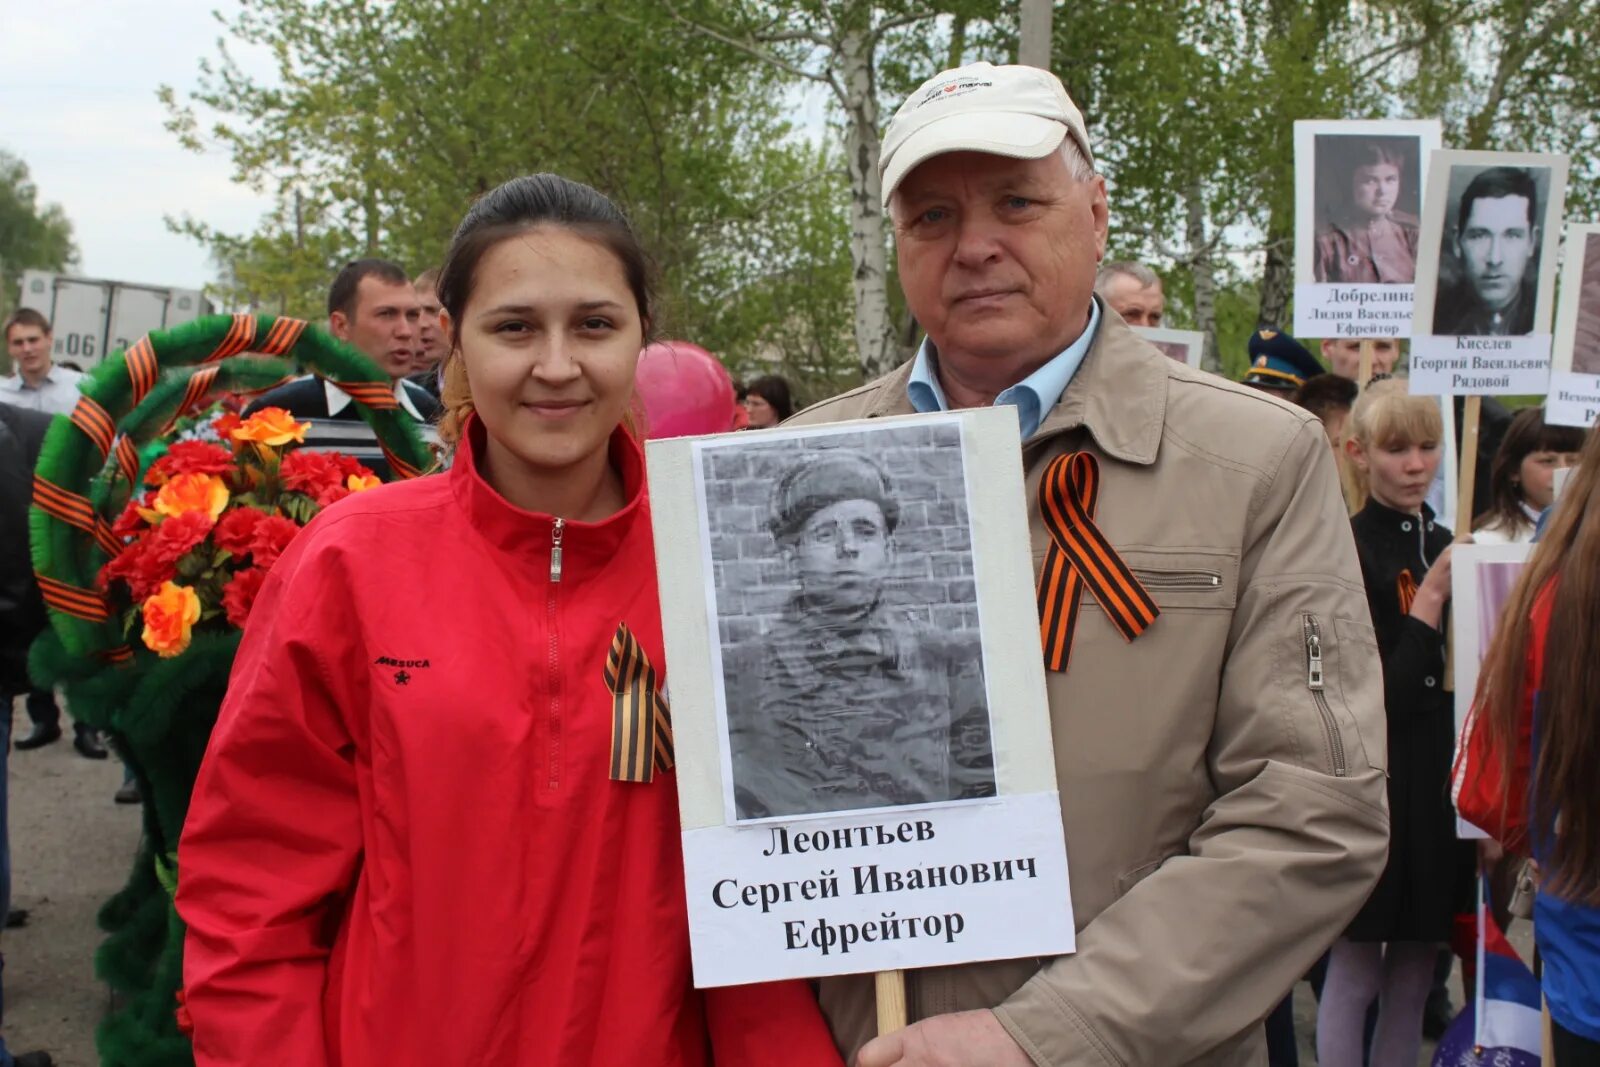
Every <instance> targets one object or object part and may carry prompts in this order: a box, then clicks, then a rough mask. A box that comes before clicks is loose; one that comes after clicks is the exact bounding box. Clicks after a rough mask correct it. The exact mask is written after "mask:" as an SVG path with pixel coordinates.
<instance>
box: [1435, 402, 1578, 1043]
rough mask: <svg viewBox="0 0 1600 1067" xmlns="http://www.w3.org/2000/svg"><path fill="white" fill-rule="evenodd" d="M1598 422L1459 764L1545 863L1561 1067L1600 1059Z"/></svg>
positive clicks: (1508, 840)
mask: <svg viewBox="0 0 1600 1067" xmlns="http://www.w3.org/2000/svg"><path fill="white" fill-rule="evenodd" d="M1597 641H1600V432H1597V431H1595V430H1590V431H1589V437H1588V440H1587V441H1586V442H1585V443H1584V446H1583V451H1582V452H1581V453H1580V454H1579V457H1578V466H1577V469H1576V470H1574V471H1573V472H1572V475H1571V478H1570V480H1569V482H1568V485H1567V489H1566V492H1565V493H1563V495H1562V498H1561V500H1560V501H1559V502H1558V503H1557V504H1556V506H1555V512H1554V513H1553V515H1552V516H1551V519H1550V525H1549V527H1548V529H1546V531H1545V534H1544V538H1543V540H1541V541H1540V543H1539V547H1538V548H1537V549H1535V550H1534V554H1533V556H1532V558H1530V559H1529V560H1528V564H1527V566H1526V567H1525V568H1524V569H1523V572H1522V576H1521V577H1520V578H1519V579H1518V581H1517V585H1516V588H1515V589H1513V590H1512V593H1511V599H1510V601H1509V602H1508V603H1507V604H1506V608H1505V613H1504V615H1503V616H1502V617H1501V622H1500V626H1499V629H1498V630H1497V631H1496V633H1495V636H1494V640H1493V641H1492V642H1491V643H1490V646H1489V651H1488V653H1487V655H1486V656H1485V657H1484V662H1483V670H1482V673H1481V674H1480V676H1479V681H1478V692H1477V694H1476V695H1475V698H1474V701H1473V712H1472V716H1471V718H1470V719H1469V720H1468V722H1467V726H1466V730H1465V731H1464V733H1465V736H1464V737H1463V744H1462V746H1461V747H1462V754H1461V756H1460V758H1459V759H1458V761H1457V766H1456V774H1455V789H1456V804H1457V807H1458V808H1459V810H1460V812H1461V815H1462V817H1463V818H1465V819H1466V820H1468V821H1469V822H1471V823H1473V824H1474V825H1476V826H1478V827H1481V828H1482V829H1483V830H1484V831H1485V832H1487V833H1489V834H1490V835H1492V836H1493V837H1494V838H1495V840H1496V841H1498V842H1499V843H1500V844H1501V845H1503V846H1504V847H1505V848H1506V849H1507V850H1509V851H1512V852H1515V853H1519V854H1523V855H1529V854H1531V855H1532V856H1533V858H1534V860H1535V862H1536V864H1537V866H1538V870H1539V893H1538V896H1537V897H1536V898H1535V901H1534V911H1533V936H1534V941H1535V942H1536V944H1537V945H1538V947H1539V956H1540V959H1541V960H1542V961H1543V964H1544V967H1543V974H1542V976H1541V978H1542V981H1543V985H1544V994H1545V1000H1546V1001H1547V1002H1548V1003H1549V1005H1550V1018H1551V1021H1552V1023H1553V1024H1554V1025H1553V1026H1552V1034H1553V1037H1554V1045H1555V1049H1554V1052H1555V1063H1554V1065H1553V1067H1595V1065H1600V789H1597V788H1596V787H1595V773H1596V770H1597V769H1600V648H1597V647H1596V642H1597Z"/></svg>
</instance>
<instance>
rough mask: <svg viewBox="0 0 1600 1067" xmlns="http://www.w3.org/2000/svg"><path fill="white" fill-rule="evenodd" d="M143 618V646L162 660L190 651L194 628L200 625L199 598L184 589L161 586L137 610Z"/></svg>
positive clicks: (172, 585)
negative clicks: (197, 624)
mask: <svg viewBox="0 0 1600 1067" xmlns="http://www.w3.org/2000/svg"><path fill="white" fill-rule="evenodd" d="M140 610H141V611H142V613H143V615H144V634H143V635H142V636H143V638H144V646H145V647H146V648H148V649H149V650H150V651H152V652H154V653H156V654H157V655H158V656H160V657H161V658H162V659H170V658H171V657H173V656H176V655H179V654H180V653H182V652H183V651H184V650H185V649H187V648H188V647H189V640H190V637H191V636H192V631H193V628H194V624H195V623H197V622H199V621H200V598H199V597H198V596H196V595H195V591H194V590H193V589H190V588H189V587H188V586H186V585H177V584H175V583H173V582H162V583H161V588H160V589H158V590H157V591H156V594H155V595H154V596H152V597H150V598H148V599H147V600H146V601H145V602H144V606H143V608H141V609H140Z"/></svg>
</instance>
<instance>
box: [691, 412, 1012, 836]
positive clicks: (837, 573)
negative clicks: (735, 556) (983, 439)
mask: <svg viewBox="0 0 1600 1067" xmlns="http://www.w3.org/2000/svg"><path fill="white" fill-rule="evenodd" d="M881 433H882V432H879V434H878V435H879V436H881ZM952 438H953V440H954V441H955V442H956V444H957V446H959V436H958V435H952ZM789 444H790V447H789V449H788V450H787V453H786V454H785V453H778V454H775V455H774V456H773V457H772V458H774V459H776V458H779V457H780V456H783V457H784V458H783V459H782V462H781V463H780V464H774V465H773V466H772V468H771V469H772V471H773V474H774V475H775V477H774V478H762V479H759V480H757V482H756V483H755V484H758V485H759V486H760V491H761V492H763V493H765V494H766V496H767V500H766V509H765V515H764V521H765V527H766V529H765V533H766V535H767V537H768V538H770V542H769V547H768V552H769V561H770V559H771V557H772V556H776V557H777V559H778V560H780V561H781V566H778V567H769V568H768V569H767V571H766V573H769V574H771V575H772V577H773V579H774V582H775V583H781V593H779V592H778V590H776V589H774V590H773V591H772V592H773V593H774V594H775V595H774V597H773V599H772V600H771V601H769V603H771V604H772V607H773V608H774V609H775V610H773V611H772V612H771V613H770V614H769V615H768V616H767V617H766V618H765V619H764V620H763V625H762V627H761V629H760V632H759V633H753V634H747V635H746V636H744V637H743V638H742V639H739V640H736V641H735V642H733V643H732V645H731V647H730V646H729V645H728V644H726V643H725V647H724V652H723V681H724V692H725V695H726V701H727V708H726V710H727V721H728V742H729V750H730V756H731V762H732V771H733V786H734V799H735V807H736V812H737V817H738V818H739V819H741V820H745V819H761V818H771V817H778V816H785V815H801V814H816V813H821V812H832V811H849V810H854V809H864V808H878V807H896V806H903V805H909V804H926V803H935V802H942V801H954V800H963V799H973V798H979V797H987V796H993V795H994V793H995V778H994V758H993V751H992V745H991V739H990V726H989V711H988V703H987V699H986V696H985V691H984V670H983V654H982V647H981V643H980V640H979V632H978V629H977V626H976V611H975V592H974V591H973V589H972V559H971V540H970V531H969V530H968V529H967V527H966V523H965V519H966V512H965V502H964V498H963V496H962V493H961V486H962V484H963V483H962V481H961V479H962V473H961V468H960V466H959V465H958V462H957V463H956V464H954V465H953V466H952V469H951V470H950V471H949V472H939V471H934V472H928V471H926V470H924V471H919V472H918V474H919V477H918V478H917V479H916V481H917V482H918V485H919V487H920V488H922V489H924V490H925V489H927V487H929V486H935V485H940V484H942V485H943V486H944V490H943V491H942V493H940V494H936V498H935V499H934V500H931V501H930V500H927V499H921V498H918V499H910V498H909V497H907V496H905V495H903V494H902V493H901V491H900V489H899V487H898V486H897V483H896V481H895V480H894V479H892V478H891V477H890V475H889V474H888V472H887V470H886V469H885V468H886V465H885V464H884V463H883V462H881V461H880V459H879V457H878V456H876V455H874V454H873V452H872V451H871V450H868V449H856V448H850V447H832V448H826V449H815V450H809V449H804V448H799V449H797V448H795V447H793V446H794V444H795V443H794V442H790V443H789ZM949 455H950V458H951V459H952V460H954V461H958V460H959V456H960V452H959V447H957V448H956V449H953V450H950V453H949ZM938 496H942V497H943V498H944V499H942V500H940V499H938ZM957 503H959V505H960V506H959V507H957V506H956V505H957ZM913 527H914V528H913ZM750 541H751V539H750V538H748V537H746V538H743V539H742V543H744V544H749V543H750ZM724 573H727V572H726V570H725V571H724ZM748 573H749V572H746V574H747V575H748ZM725 592H726V595H724V593H725ZM748 592H749V591H747V590H738V589H729V590H726V591H724V590H722V589H720V588H719V590H718V606H719V615H720V616H721V617H723V618H724V619H726V618H727V616H728V612H729V609H730V608H733V609H734V610H737V607H736V605H737V604H738V603H739V602H740V599H741V596H745V597H746V598H747V597H748ZM963 598H964V599H965V603H964V604H963V602H962V601H963ZM958 620H959V621H958ZM724 633H725V634H726V630H724Z"/></svg>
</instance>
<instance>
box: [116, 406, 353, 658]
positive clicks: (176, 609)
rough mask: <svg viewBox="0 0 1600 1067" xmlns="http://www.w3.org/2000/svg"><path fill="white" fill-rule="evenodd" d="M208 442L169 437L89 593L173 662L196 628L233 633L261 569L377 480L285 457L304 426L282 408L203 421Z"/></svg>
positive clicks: (329, 461)
mask: <svg viewBox="0 0 1600 1067" xmlns="http://www.w3.org/2000/svg"><path fill="white" fill-rule="evenodd" d="M212 427H213V429H214V430H215V431H216V434H217V437H218V439H219V440H221V441H224V442H227V443H228V445H230V446H231V447H224V446H222V445H217V444H212V443H210V442H208V441H201V440H190V441H179V442H177V443H175V444H173V445H172V446H171V447H170V448H168V450H167V452H166V454H165V455H163V456H161V457H160V458H159V459H157V460H156V461H155V462H154V463H152V464H151V465H150V467H149V469H148V470H147V471H146V472H145V476H144V482H145V486H146V488H145V490H144V491H143V492H136V493H135V494H134V496H133V499H131V500H130V501H129V502H128V506H127V508H126V509H124V511H123V512H122V515H121V516H120V517H119V518H118V519H117V521H116V522H115V523H114V524H113V525H112V527H111V532H112V535H113V536H114V537H115V538H116V540H117V541H118V543H120V544H121V545H122V546H123V547H122V549H121V551H119V552H118V553H117V555H116V557H115V558H113V559H112V560H111V561H110V562H109V563H107V564H106V565H105V566H104V567H102V568H101V570H100V587H101V588H102V589H103V590H105V592H106V593H107V594H108V595H109V596H110V597H111V600H112V603H113V604H114V605H115V606H116V607H117V608H119V609H120V610H121V613H122V620H123V627H124V630H125V632H126V633H127V634H128V635H129V636H130V637H131V635H132V633H133V631H134V630H135V629H139V630H140V638H141V640H142V642H143V644H144V646H145V647H146V648H148V649H150V650H151V651H152V652H155V653H156V654H157V655H158V656H161V657H163V658H169V657H172V656H177V655H180V654H182V653H183V652H184V650H185V649H187V648H188V647H189V642H190V640H191V639H192V637H193V633H194V630H195V628H196V627H201V628H208V629H216V630H222V629H225V628H230V627H232V628H238V629H243V628H244V624H245V620H246V619H247V618H249V616H250V608H251V605H252V604H254V602H255V598H256V594H257V593H259V592H260V591H261V585H262V583H263V582H264V581H265V580H266V577H267V572H268V571H269V570H270V569H271V568H272V565H273V564H274V563H276V562H277V560H278V557H279V556H280V555H282V553H283V550H284V549H285V548H287V547H288V545H289V542H290V541H292V540H294V537H295V535H296V534H298V533H299V532H300V530H301V529H302V528H303V527H304V526H305V524H306V523H308V522H310V521H311V519H312V518H313V517H314V516H315V515H316V514H317V513H318V512H319V511H321V510H322V509H323V508H325V507H327V506H328V505H329V504H332V503H334V502H335V501H338V500H341V499H343V498H344V497H347V496H349V495H350V494H351V493H359V492H362V491H364V490H367V489H371V488H373V487H374V486H376V485H378V484H380V483H379V480H378V477H377V475H375V474H373V472H372V471H371V470H369V469H367V468H366V467H365V466H363V465H362V464H361V463H359V462H357V461H356V460H354V459H351V458H350V457H349V456H344V455H340V454H339V453H337V452H311V451H307V450H304V449H300V450H294V446H295V445H297V444H300V443H302V442H304V441H305V437H306V430H308V429H309V428H310V425H309V424H308V423H303V422H296V421H295V419H294V417H293V416H291V415H290V414H289V413H288V412H287V411H284V410H283V409H282V408H263V409H262V410H260V411H258V412H256V413H255V414H254V415H251V416H250V417H249V418H246V419H241V418H240V417H239V416H238V415H236V414H233V413H231V412H227V413H224V414H223V415H221V416H219V417H218V418H217V419H215V420H214V421H213V423H212Z"/></svg>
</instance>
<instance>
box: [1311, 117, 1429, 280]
mask: <svg viewBox="0 0 1600 1067" xmlns="http://www.w3.org/2000/svg"><path fill="white" fill-rule="evenodd" d="M1315 145H1316V162H1315V166H1316V174H1315V196H1316V208H1315V222H1316V258H1315V261H1314V266H1313V271H1314V280H1315V281H1317V282H1319V283H1334V282H1342V283H1362V284H1384V285H1394V284H1410V283H1411V282H1413V281H1415V280H1416V277H1417V240H1418V236H1419V233H1420V226H1421V219H1420V217H1419V216H1420V215H1421V210H1420V205H1421V197H1422V188H1421V167H1420V163H1419V160H1420V156H1421V138H1419V137H1416V136H1392V137H1386V136H1368V135H1360V134H1319V135H1317V137H1316V139H1315Z"/></svg>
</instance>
